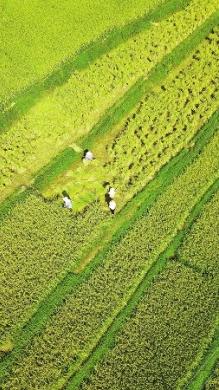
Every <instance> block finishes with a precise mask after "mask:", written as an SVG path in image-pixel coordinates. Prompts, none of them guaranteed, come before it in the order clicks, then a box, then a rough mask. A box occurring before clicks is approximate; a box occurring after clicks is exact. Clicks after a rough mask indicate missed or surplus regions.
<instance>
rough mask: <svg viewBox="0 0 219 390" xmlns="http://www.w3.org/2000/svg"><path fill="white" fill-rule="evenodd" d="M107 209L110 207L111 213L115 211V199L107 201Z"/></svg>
mask: <svg viewBox="0 0 219 390" xmlns="http://www.w3.org/2000/svg"><path fill="white" fill-rule="evenodd" d="M109 209H110V211H111V213H112V214H115V211H116V202H115V200H113V199H112V200H111V201H110V202H109Z"/></svg>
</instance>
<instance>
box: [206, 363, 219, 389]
mask: <svg viewBox="0 0 219 390" xmlns="http://www.w3.org/2000/svg"><path fill="white" fill-rule="evenodd" d="M218 388H219V362H218V363H217V365H216V367H215V370H214V372H213V373H212V375H211V377H210V378H209V380H208V381H207V383H206V384H205V386H204V389H205V390H217V389H218Z"/></svg>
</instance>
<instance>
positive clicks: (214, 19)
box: [33, 10, 219, 191]
mask: <svg viewBox="0 0 219 390" xmlns="http://www.w3.org/2000/svg"><path fill="white" fill-rule="evenodd" d="M217 24H219V10H218V11H217V12H215V13H214V14H213V15H211V16H210V17H209V18H208V19H207V20H206V21H205V23H203V24H202V25H201V26H200V27H199V28H198V29H196V30H195V31H194V32H193V33H192V34H191V35H190V36H189V37H188V38H187V39H185V40H184V41H183V42H182V43H180V44H179V45H178V46H177V47H176V48H175V49H174V50H173V51H172V52H171V53H170V54H167V55H166V56H165V57H164V59H163V60H162V61H161V62H160V63H159V64H158V65H156V66H155V67H154V68H153V69H152V70H151V72H150V73H149V75H148V77H147V79H144V78H140V79H139V80H138V81H137V82H136V83H135V84H134V85H133V86H132V87H131V88H130V89H129V90H128V91H127V92H126V93H125V94H124V96H123V97H122V98H121V99H119V100H118V101H117V102H116V103H115V104H114V105H113V106H112V107H110V108H109V109H108V110H107V111H106V112H105V114H104V116H103V117H102V118H101V119H100V121H99V122H98V123H97V124H96V125H95V126H94V127H93V128H92V129H91V131H90V133H89V134H88V135H87V136H86V137H83V138H82V139H81V140H79V144H80V146H81V148H82V149H86V148H92V147H93V145H94V143H95V142H97V141H99V139H100V138H101V137H102V136H104V135H105V134H106V133H107V132H108V131H110V130H111V129H112V128H113V127H114V126H116V125H117V124H119V122H120V121H121V120H122V119H123V118H124V117H125V116H126V115H128V114H129V113H130V111H131V110H132V109H133V108H134V107H135V106H136V105H137V104H138V103H139V102H140V100H141V99H142V98H143V96H144V95H145V94H147V93H150V92H151V91H152V90H153V88H154V87H155V86H156V85H157V84H159V83H160V82H161V81H163V80H164V79H165V78H166V77H167V76H168V75H169V74H170V72H171V71H172V70H173V69H174V68H175V67H176V66H178V65H179V64H180V63H181V62H182V61H183V60H185V58H186V57H187V56H188V55H189V54H190V53H191V52H192V51H193V50H194V49H195V48H196V47H197V45H198V44H199V43H200V42H201V41H202V40H203V39H204V38H205V37H206V36H207V35H208V34H209V32H210V31H211V29H212V28H213V27H214V26H215V25H217ZM69 149H70V148H67V149H66V150H64V151H63V152H61V153H60V155H59V157H57V158H56V159H55V160H53V161H52V162H51V163H50V164H49V165H47V166H46V167H45V168H43V169H42V170H41V171H40V172H39V174H38V176H37V177H36V179H35V181H34V184H33V186H34V187H35V188H37V189H38V190H40V191H42V190H43V189H45V188H46V187H47V186H48V184H50V183H51V182H52V181H53V180H54V179H55V178H56V177H57V175H59V174H61V173H62V172H64V171H65V170H66V169H68V168H70V167H71V165H72V164H73V163H74V162H76V161H78V160H79V159H80V158H81V155H80V154H78V153H77V152H75V151H72V152H71V153H70V151H69ZM66 155H67V156H68V158H66ZM62 160H63V162H62ZM59 165H60V166H59Z"/></svg>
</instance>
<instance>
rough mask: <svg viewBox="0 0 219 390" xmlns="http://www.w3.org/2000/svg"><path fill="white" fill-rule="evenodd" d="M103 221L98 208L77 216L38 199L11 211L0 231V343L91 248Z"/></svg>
mask: <svg viewBox="0 0 219 390" xmlns="http://www.w3.org/2000/svg"><path fill="white" fill-rule="evenodd" d="M104 218H106V214H105V213H104V211H103V210H102V209H100V208H99V207H98V204H93V205H91V206H90V207H89V208H88V209H87V210H85V211H84V212H83V213H82V214H78V215H77V216H75V215H73V213H69V211H67V210H65V209H64V208H62V207H61V202H60V201H57V202H53V203H49V202H47V203H46V202H45V201H44V200H43V199H41V198H39V197H38V196H36V195H31V196H29V197H28V198H27V199H26V201H25V202H24V203H22V204H19V205H17V206H16V207H15V208H14V209H13V211H12V212H11V214H10V216H9V217H8V218H7V219H5V220H4V221H3V223H2V224H1V227H0V237H1V240H0V253H1V269H0V296H1V308H0V341H1V340H3V341H4V340H5V339H6V338H7V337H8V336H9V335H10V336H13V333H14V332H15V330H16V329H17V328H18V329H19V328H20V327H21V326H22V324H23V323H24V322H25V321H27V319H28V318H29V317H30V316H31V315H32V314H33V312H34V311H35V310H36V308H37V306H38V304H39V302H40V301H41V300H42V299H43V298H44V297H45V296H46V295H47V294H48V292H49V291H50V290H51V289H52V287H54V286H56V284H57V283H58V282H59V280H60V279H62V278H63V276H64V275H65V274H66V272H67V270H68V269H71V268H72V266H73V265H74V264H75V262H76V261H77V259H78V258H80V256H81V254H82V253H83V251H84V250H85V249H86V247H89V246H92V241H93V240H95V236H96V233H97V231H98V230H97V223H100V222H101V221H103V220H104ZM94 227H96V229H94ZM15 297H16V299H15Z"/></svg>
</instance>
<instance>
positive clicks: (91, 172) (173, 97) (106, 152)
mask: <svg viewBox="0 0 219 390" xmlns="http://www.w3.org/2000/svg"><path fill="white" fill-rule="evenodd" d="M218 39H219V29H218V28H215V30H213V31H212V33H211V34H210V35H209V36H208V37H207V38H206V39H205V40H204V42H203V43H202V44H200V46H199V47H198V48H197V51H196V52H195V53H193V54H192V55H191V56H189V57H188V59H187V60H186V61H185V63H184V64H182V65H181V66H180V68H179V70H178V71H177V72H176V73H175V74H173V75H171V76H170V77H169V78H168V79H167V81H165V82H164V83H163V84H162V85H161V86H160V88H157V90H156V91H154V93H153V94H150V95H149V96H146V98H145V99H144V100H142V101H141V102H140V104H139V105H138V106H137V108H136V110H135V111H134V112H132V114H131V115H130V116H129V117H128V118H126V120H124V122H123V123H122V124H121V125H119V126H118V128H116V130H115V132H116V133H117V135H115V133H114V134H111V137H110V135H107V136H106V137H105V139H104V142H102V143H101V144H100V145H97V146H96V148H95V149H94V153H95V156H96V161H94V162H92V164H89V165H82V164H81V163H80V164H78V165H74V166H73V167H72V169H71V170H69V171H67V172H66V173H65V174H64V175H63V176H61V177H59V178H58V179H57V180H56V181H55V182H54V183H53V184H52V185H51V186H50V187H49V188H48V189H47V190H46V191H45V192H44V194H45V195H46V196H52V195H54V194H57V193H60V191H61V189H62V188H63V187H65V188H66V189H67V190H68V192H69V193H70V194H71V195H72V196H73V198H74V199H75V202H76V205H78V208H80V207H81V205H83V203H84V202H85V203H84V204H86V202H87V201H88V200H91V199H95V198H96V197H97V196H99V197H100V199H102V200H103V201H104V191H105V189H104V187H103V185H102V184H103V182H104V179H107V180H108V181H109V182H111V183H113V184H114V185H115V187H118V199H119V201H120V204H122V203H123V201H124V200H127V199H130V198H131V197H132V196H133V194H135V193H136V192H137V191H139V190H140V189H141V188H142V187H143V186H144V185H145V184H146V183H147V182H149V181H150V180H151V179H152V178H153V177H154V175H155V174H156V172H158V171H159V169H160V168H161V166H162V165H164V164H165V163H167V162H168V160H169V159H170V158H171V157H172V156H174V155H175V154H176V153H177V152H178V151H179V150H180V149H182V148H183V147H185V146H186V147H190V146H191V143H190V141H191V139H192V137H193V136H194V134H195V133H196V132H197V131H198V130H199V128H200V127H201V125H202V124H203V123H205V122H206V121H207V120H208V118H209V117H210V116H211V115H212V113H213V112H214V111H215V110H216V109H217V108H218V107H219V89H218V85H219V45H218V44H217V42H218ZM209 58H211V62H210V63H209ZM81 194H86V196H85V198H83V197H82V196H81Z"/></svg>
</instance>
